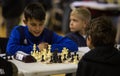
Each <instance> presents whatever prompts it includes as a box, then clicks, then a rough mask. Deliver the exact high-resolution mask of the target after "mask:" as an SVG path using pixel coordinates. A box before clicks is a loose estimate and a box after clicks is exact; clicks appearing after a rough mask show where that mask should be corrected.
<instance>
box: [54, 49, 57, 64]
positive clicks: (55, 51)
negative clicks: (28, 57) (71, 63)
mask: <svg viewBox="0 0 120 76" xmlns="http://www.w3.org/2000/svg"><path fill="white" fill-rule="evenodd" d="M57 60H58V49H55V50H54V52H53V62H54V63H57Z"/></svg>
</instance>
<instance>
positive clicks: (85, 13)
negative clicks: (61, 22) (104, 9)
mask: <svg viewBox="0 0 120 76" xmlns="http://www.w3.org/2000/svg"><path fill="white" fill-rule="evenodd" d="M71 15H75V16H76V17H79V18H80V19H82V20H84V21H86V22H88V23H89V22H90V20H91V12H90V11H89V10H88V9H87V8H83V7H80V8H74V9H73V10H72V12H71Z"/></svg>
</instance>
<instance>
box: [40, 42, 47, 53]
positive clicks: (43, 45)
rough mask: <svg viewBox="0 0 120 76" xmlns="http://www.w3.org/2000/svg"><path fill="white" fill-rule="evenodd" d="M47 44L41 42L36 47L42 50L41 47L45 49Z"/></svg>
mask: <svg viewBox="0 0 120 76" xmlns="http://www.w3.org/2000/svg"><path fill="white" fill-rule="evenodd" d="M48 45H49V44H48V43H46V42H42V43H40V44H39V45H38V48H39V49H40V51H42V50H43V49H47V48H48Z"/></svg>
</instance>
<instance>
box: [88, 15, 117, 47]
mask: <svg viewBox="0 0 120 76" xmlns="http://www.w3.org/2000/svg"><path fill="white" fill-rule="evenodd" d="M87 35H88V36H90V37H91V40H92V41H91V42H92V45H93V46H95V47H97V46H114V44H115V37H116V28H115V27H114V26H113V25H112V21H111V20H110V19H108V18H107V17H105V16H101V17H98V18H95V19H93V20H92V21H91V23H90V25H89V26H88V29H87Z"/></svg>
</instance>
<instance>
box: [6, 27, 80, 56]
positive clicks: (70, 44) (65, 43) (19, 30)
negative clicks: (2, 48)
mask: <svg viewBox="0 0 120 76" xmlns="http://www.w3.org/2000/svg"><path fill="white" fill-rule="evenodd" d="M41 42H47V43H49V44H51V45H52V46H51V51H52V52H53V51H54V50H56V49H58V52H61V51H62V49H63V47H66V48H68V49H69V50H71V51H77V50H78V46H77V44H76V43H75V42H74V41H72V40H70V39H68V38H66V37H62V36H59V35H57V34H56V33H55V32H52V31H50V30H48V29H46V28H45V29H44V30H43V32H42V34H41V35H40V36H39V37H34V36H33V35H32V34H31V33H30V32H29V31H28V27H27V26H16V27H15V28H14V29H13V30H12V32H11V35H10V37H9V40H8V44H7V48H6V50H7V54H9V55H14V54H15V53H16V52H17V51H23V52H25V53H28V54H30V52H31V51H32V50H33V44H37V45H38V44H39V43H41ZM37 49H38V47H37ZM38 50H39V49H38Z"/></svg>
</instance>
